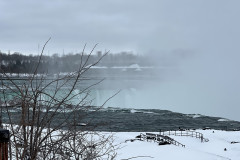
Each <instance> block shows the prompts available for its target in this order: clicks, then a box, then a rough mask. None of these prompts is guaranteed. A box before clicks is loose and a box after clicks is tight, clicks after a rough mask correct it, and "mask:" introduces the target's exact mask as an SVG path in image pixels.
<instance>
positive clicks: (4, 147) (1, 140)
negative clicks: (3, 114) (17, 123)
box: [0, 128, 10, 160]
mask: <svg viewBox="0 0 240 160" xmlns="http://www.w3.org/2000/svg"><path fill="white" fill-rule="evenodd" d="M9 140H10V134H9V130H6V129H1V128H0V160H7V159H8V142H9Z"/></svg>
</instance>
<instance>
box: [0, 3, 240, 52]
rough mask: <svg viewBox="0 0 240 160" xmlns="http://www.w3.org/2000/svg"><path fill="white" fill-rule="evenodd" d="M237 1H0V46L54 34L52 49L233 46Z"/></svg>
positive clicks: (30, 45)
mask: <svg viewBox="0 0 240 160" xmlns="http://www.w3.org/2000/svg"><path fill="white" fill-rule="evenodd" d="M239 6H240V1H238V0H229V1H227V0H195V1H193V0H148V1H147V0H131V1H129V0H114V1H113V0H88V1H86V0H85V1H84V0H51V1H48V0H41V1H32V0H22V1H18V0H11V1H8V0H0V37H1V38H0V49H1V50H2V51H8V50H11V51H19V52H24V53H26V54H29V53H32V52H36V51H37V50H38V45H40V46H42V45H43V43H44V42H45V41H46V40H47V39H48V38H49V37H52V40H51V42H50V44H49V46H48V50H49V52H50V53H55V52H60V53H61V52H62V51H63V49H64V50H65V52H75V51H80V50H81V49H82V46H83V45H84V44H85V43H88V44H89V47H91V46H92V45H93V44H95V43H99V48H98V49H99V50H105V49H107V50H111V51H112V52H119V51H133V52H135V53H139V54H142V53H148V52H159V51H172V50H176V49H184V50H195V51H203V50H210V49H216V48H220V50H225V49H227V50H228V49H232V48H233V47H234V48H236V47H237V44H238V41H239V36H240V31H239V28H240V23H239V20H238V19H239V15H240V10H239Z"/></svg>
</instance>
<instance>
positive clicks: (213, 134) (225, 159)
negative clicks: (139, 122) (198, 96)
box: [115, 130, 240, 160]
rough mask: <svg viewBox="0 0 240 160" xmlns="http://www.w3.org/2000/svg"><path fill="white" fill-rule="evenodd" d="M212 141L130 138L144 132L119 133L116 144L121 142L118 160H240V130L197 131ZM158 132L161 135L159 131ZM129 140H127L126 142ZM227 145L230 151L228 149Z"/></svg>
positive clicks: (180, 137) (188, 138)
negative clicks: (166, 141)
mask: <svg viewBox="0 0 240 160" xmlns="http://www.w3.org/2000/svg"><path fill="white" fill-rule="evenodd" d="M197 132H200V133H202V134H203V136H204V138H207V139H208V140H209V141H208V142H201V140H200V139H197V138H194V137H186V136H174V135H171V136H170V137H171V138H173V139H175V140H176V141H178V142H180V143H182V144H184V145H185V148H184V147H181V146H175V145H173V144H170V145H158V143H156V142H154V141H146V140H145V141H140V140H135V141H133V142H131V141H128V140H130V139H135V137H136V136H137V135H139V134H140V132H117V133H115V136H116V140H115V143H121V146H122V147H121V148H120V149H119V150H118V151H117V153H118V154H117V159H119V160H126V159H136V160H148V159H151V160H153V159H154V160H177V159H178V160H193V159H194V160H229V159H231V160H240V143H238V142H240V131H220V130H197ZM155 134H158V133H157V132H156V133H155ZM126 140H127V141H126ZM225 148H226V150H224V149H225Z"/></svg>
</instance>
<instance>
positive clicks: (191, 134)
mask: <svg viewBox="0 0 240 160" xmlns="http://www.w3.org/2000/svg"><path fill="white" fill-rule="evenodd" d="M159 134H160V135H163V136H164V135H168V136H170V135H174V136H189V137H195V138H199V139H201V142H208V141H209V140H208V139H206V138H204V137H203V134H202V133H200V132H195V131H189V130H185V131H181V130H180V131H160V132H159Z"/></svg>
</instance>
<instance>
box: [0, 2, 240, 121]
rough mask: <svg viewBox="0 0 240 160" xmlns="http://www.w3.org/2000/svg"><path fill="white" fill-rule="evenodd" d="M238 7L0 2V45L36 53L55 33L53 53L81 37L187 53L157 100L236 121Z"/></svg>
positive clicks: (239, 109)
mask: <svg viewBox="0 0 240 160" xmlns="http://www.w3.org/2000/svg"><path fill="white" fill-rule="evenodd" d="M239 7H240V1H239V0H131V1H130V0H114V1H113V0H88V1H86V0H85V1H83V0H51V1H47V0H41V1H32V0H29V1H27V0H22V1H18V0H11V1H9V0H0V50H1V51H4V52H7V51H8V50H11V52H13V51H19V52H22V53H26V54H30V53H37V51H38V44H39V45H40V46H42V45H43V44H44V42H45V41H46V40H47V39H48V38H49V37H52V40H51V42H50V43H49V44H48V47H47V51H49V53H50V54H51V53H56V52H58V53H62V52H63V49H64V51H65V53H68V52H79V51H81V50H82V47H83V45H84V44H85V43H87V44H88V46H89V48H91V46H93V45H94V44H95V43H99V47H98V48H97V50H103V51H104V50H105V49H107V50H111V52H120V51H133V52H134V53H138V54H149V53H155V54H161V53H172V52H173V51H176V50H181V51H188V53H189V52H190V53H194V54H193V55H192V56H191V58H189V59H187V60H185V61H184V62H181V64H180V65H179V69H180V70H181V74H180V75H178V76H170V77H169V81H168V82H167V84H166V85H165V86H164V88H165V89H164V88H162V87H161V89H163V91H165V92H161V94H162V95H161V94H160V95H161V96H162V99H161V103H162V105H165V106H176V107H178V108H177V109H176V108H171V107H170V109H172V110H178V111H181V110H186V111H185V112H189V113H193V112H196V113H210V114H209V115H220V116H224V117H228V118H232V119H238V120H240V118H239V116H238V113H240V70H239V68H240V64H239V59H240V56H239V50H240V49H239V41H240V21H239V16H240V9H239ZM167 85H169V86H170V87H166V86H167ZM164 97H165V98H164ZM156 99H157V98H156ZM160 105H161V104H160ZM193 106H194V107H193ZM208 110H209V112H208Z"/></svg>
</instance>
